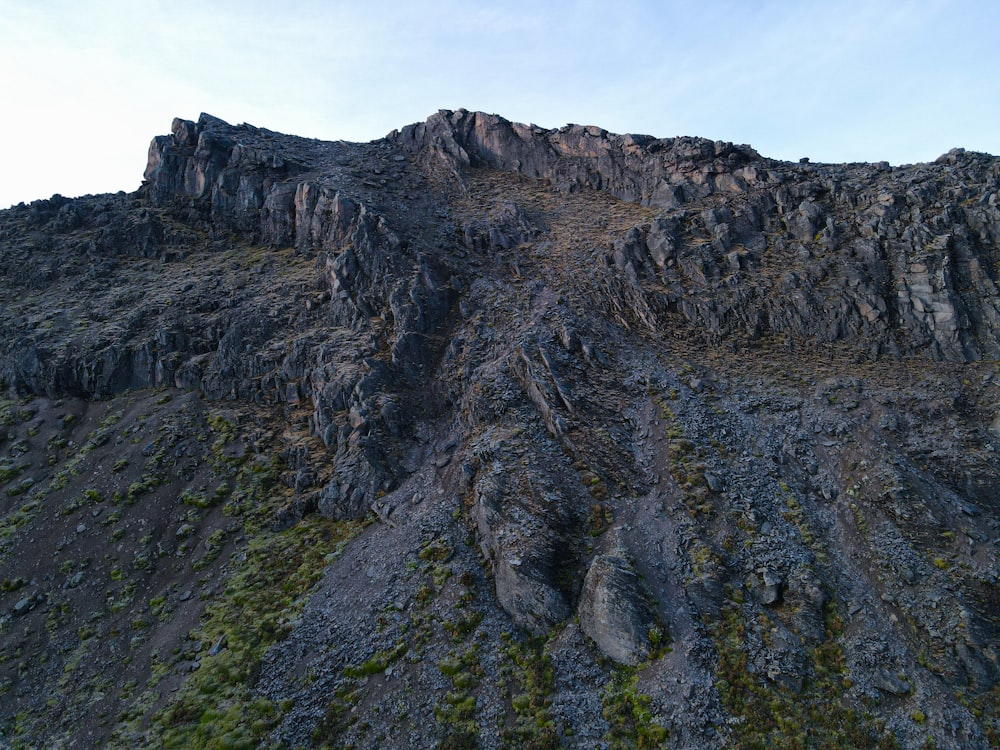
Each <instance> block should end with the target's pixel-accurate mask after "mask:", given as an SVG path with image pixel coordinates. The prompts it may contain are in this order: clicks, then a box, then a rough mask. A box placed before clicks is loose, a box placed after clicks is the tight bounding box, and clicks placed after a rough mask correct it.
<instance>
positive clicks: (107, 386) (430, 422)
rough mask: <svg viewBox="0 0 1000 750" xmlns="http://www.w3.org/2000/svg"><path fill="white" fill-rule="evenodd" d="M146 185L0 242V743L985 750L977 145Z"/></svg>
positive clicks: (714, 148)
mask: <svg viewBox="0 0 1000 750" xmlns="http://www.w3.org/2000/svg"><path fill="white" fill-rule="evenodd" d="M145 177H146V179H145V181H144V184H143V186H142V188H141V189H140V190H139V191H137V192H136V193H134V194H131V195H125V194H118V195H113V196H112V195H106V196H88V197H84V198H79V199H73V200H68V199H62V198H59V197H54V198H53V199H51V200H49V201H38V202H35V203H32V204H30V205H23V204H22V205H21V206H18V207H15V208H12V209H10V210H9V211H6V212H2V213H0V277H2V281H0V303H2V304H0V381H2V386H3V393H4V396H3V399H4V400H3V401H2V402H0V410H2V411H0V414H2V419H0V422H2V424H3V427H2V429H0V451H2V458H0V510H2V512H3V517H2V521H0V578H2V579H3V590H2V592H0V607H2V608H3V609H2V614H0V732H2V735H0V744H2V743H3V742H7V743H10V744H11V746H12V747H103V746H111V747H122V748H126V747H127V748H133V747H150V748H154V747H157V748H158V747H287V748H293V747H358V748H361V747H395V746H399V747H442V748H472V747H482V748H500V747H511V748H521V747H533V748H556V747H567V748H598V747H622V748H626V747H677V748H724V747H726V748H728V747H745V748H752V747H878V748H889V747H901V748H911V747H914V748H920V747H930V746H933V747H939V748H970V747H991V746H992V747H996V746H998V744H1000V709H998V706H1000V687H998V684H1000V682H998V677H1000V663H998V656H1000V655H998V652H997V643H998V637H1000V589H998V586H997V575H998V572H1000V571H998V556H997V543H998V540H1000V457H998V455H997V450H998V448H1000V362H998V360H1000V292H998V287H997V283H998V274H1000V205H998V201H1000V197H998V196H1000V159H997V158H996V157H992V156H989V155H985V154H974V153H966V152H964V151H962V150H960V149H957V150H954V151H951V152H949V153H948V154H946V155H945V156H942V157H941V158H940V159H938V160H937V161H936V162H934V163H933V164H920V165H912V166H904V167H890V166H889V165H888V164H875V165H872V164H849V165H829V164H810V163H799V164H790V163H787V162H778V161H774V160H771V159H767V158H764V157H762V156H760V155H759V154H757V153H756V152H755V151H753V150H752V149H751V148H749V147H747V146H737V145H733V144H729V143H721V142H711V141H706V140H702V139H696V138H674V139H656V138H652V137H650V136H638V135H625V136H619V135H614V134H610V133H607V132H606V131H603V130H601V129H599V128H594V127H580V126H567V127H565V128H561V129H559V130H545V129H542V128H538V127H537V126H528V125H520V124H516V123H510V122H508V121H506V120H504V119H502V118H500V117H497V116H495V115H485V114H482V113H470V112H466V111H458V112H447V111H442V112H439V113H438V114H436V115H434V116H432V117H431V118H429V119H428V120H427V121H426V122H425V123H419V124H416V125H411V126H408V127H406V128H404V129H402V130H401V131H398V132H394V133H391V134H390V135H388V136H387V137H386V138H384V139H382V140H380V141H375V142H372V143H368V144H355V143H346V142H322V141H316V140H310V139H304V138H298V137H293V136H286V135H282V134H279V133H274V132H272V131H268V130H264V129H260V128H256V127H252V126H249V125H240V126H231V125H228V124H227V123H224V122H222V121H220V120H218V119H216V118H213V117H210V116H207V115H202V116H201V118H200V119H199V120H198V122H191V121H185V120H175V121H174V123H173V127H172V133H171V135H169V136H160V137H157V138H155V139H154V140H153V143H152V144H151V146H150V154H149V162H148V166H147V169H146V175H145Z"/></svg>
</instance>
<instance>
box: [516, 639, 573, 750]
mask: <svg viewBox="0 0 1000 750" xmlns="http://www.w3.org/2000/svg"><path fill="white" fill-rule="evenodd" d="M506 656H507V659H506V660H505V661H504V666H503V671H502V674H503V684H504V685H505V686H506V689H507V697H508V699H509V700H510V707H511V711H512V712H513V714H514V716H513V723H512V724H510V725H509V726H507V727H505V728H504V730H503V741H504V745H505V746H506V747H512V748H513V747H517V748H530V749H531V750H553V749H554V748H557V747H559V746H560V742H559V731H558V729H557V727H556V724H555V721H554V719H553V717H552V712H551V706H552V694H553V693H554V692H555V669H554V668H553V666H552V659H551V658H550V657H549V655H548V654H547V653H546V652H545V640H544V639H542V638H530V639H528V640H526V641H524V642H523V643H513V644H511V645H510V646H509V647H508V648H507V653H506Z"/></svg>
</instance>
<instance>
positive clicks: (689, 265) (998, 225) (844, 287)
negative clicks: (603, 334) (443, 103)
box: [389, 110, 1000, 361]
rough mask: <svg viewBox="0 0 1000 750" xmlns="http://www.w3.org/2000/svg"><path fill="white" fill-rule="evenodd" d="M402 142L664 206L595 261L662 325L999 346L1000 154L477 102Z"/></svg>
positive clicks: (886, 348) (936, 347) (619, 300)
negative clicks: (890, 151)
mask: <svg viewBox="0 0 1000 750" xmlns="http://www.w3.org/2000/svg"><path fill="white" fill-rule="evenodd" d="M389 139H390V141H393V142H395V143H398V144H399V145H400V147H401V148H403V149H404V150H406V151H408V152H410V153H414V154H417V155H420V156H421V158H434V159H436V160H438V161H443V162H446V163H447V164H448V165H450V168H451V169H452V170H453V171H455V172H456V173H460V172H461V170H463V169H467V168H473V167H478V168H484V167H486V168H492V169H501V170H506V171H510V172H515V173H518V174H521V175H525V176H527V177H532V178H539V179H545V180H548V181H549V182H551V183H552V184H553V185H554V186H555V187H557V188H558V189H561V190H573V189H579V188H591V189H596V190H602V191H606V192H608V193H610V194H612V195H614V196H615V197H617V198H620V199H622V200H628V201H637V202H640V203H642V204H643V205H646V206H649V207H650V208H652V209H654V210H655V211H656V212H657V215H656V218H655V220H654V221H652V222H650V223H649V224H646V225H643V226H641V227H637V228H636V233H635V234H633V235H632V236H630V237H628V238H626V239H625V240H623V241H620V242H618V243H616V246H615V249H614V252H613V253H609V254H606V255H605V256H603V257H601V256H596V257H595V258H594V260H593V268H594V269H595V270H599V269H602V268H603V267H604V265H605V264H604V263H603V262H602V261H605V262H606V263H607V264H608V265H612V262H613V278H606V276H601V275H600V274H598V279H597V283H598V291H600V292H602V296H603V304H604V306H605V307H607V308H608V309H610V310H612V311H617V310H621V309H623V308H624V309H628V310H629V311H630V314H631V316H632V317H633V319H634V320H636V321H638V322H640V323H641V324H642V325H643V326H644V327H647V328H650V329H652V330H663V329H665V328H669V327H671V325H672V324H673V321H672V318H673V317H682V318H683V319H684V320H685V321H686V322H688V323H691V324H694V327H695V330H697V331H699V332H700V333H701V335H702V336H703V338H704V339H705V340H706V341H718V340H721V339H727V338H729V339H732V338H739V339H744V340H756V339H759V338H760V337H762V336H774V337H781V338H787V339H788V340H789V341H790V342H794V344H795V345H796V346H801V345H814V344H829V343H833V342H848V343H849V344H850V345H851V346H852V347H855V348H857V349H859V350H860V351H862V352H865V353H866V354H868V355H872V356H880V355H885V354H889V355H913V354H917V353H920V354H925V355H930V356H933V357H935V358H938V359H947V360H953V361H962V360H975V359H995V358H996V357H997V356H998V350H997V344H996V341H997V340H998V336H997V333H998V332H1000V291H998V287H997V271H996V268H997V263H998V261H1000V258H998V257H997V254H996V253H997V251H996V239H997V237H998V236H1000V207H998V205H997V201H998V200H1000V198H998V197H997V196H998V194H997V193H996V191H995V188H996V185H997V180H998V166H997V164H996V160H995V159H991V158H990V157H988V156H986V155H985V154H974V153H966V152H964V151H961V150H956V151H953V152H950V153H949V154H947V155H945V156H944V157H942V158H941V159H939V160H938V162H936V163H935V164H933V165H915V166H906V167H897V168H892V167H889V166H888V165H868V164H857V165H812V164H800V165H793V164H788V163H784V162H776V161H774V160H770V159H766V158H763V157H761V156H759V155H758V154H757V153H756V152H755V151H753V150H752V149H750V148H749V147H746V146H734V145H733V144H730V143H721V142H712V141H707V140H704V139H697V138H668V139H656V138H652V137H650V136H632V135H626V136H620V135H614V134H610V133H608V132H607V131H604V130H602V129H600V128H594V127H583V126H578V125H573V126H567V127H564V128H560V129H557V130H546V129H543V128H540V127H537V126H533V125H521V124H518V123H512V122H508V121H507V120H504V119H503V118H501V117H498V116H496V115H486V114H483V113H479V112H467V111H464V110H459V111H457V112H450V111H441V112H439V113H438V114H436V115H434V116H432V117H431V118H429V119H428V120H427V122H425V123H419V124H416V125H411V126H408V127H406V128H404V129H403V130H401V131H399V132H396V133H393V134H391V135H390V136H389ZM958 174H961V175H962V178H961V179H959V180H955V179H954V177H955V176H957V175H958ZM970 290H975V291H974V292H972V293H971V294H970Z"/></svg>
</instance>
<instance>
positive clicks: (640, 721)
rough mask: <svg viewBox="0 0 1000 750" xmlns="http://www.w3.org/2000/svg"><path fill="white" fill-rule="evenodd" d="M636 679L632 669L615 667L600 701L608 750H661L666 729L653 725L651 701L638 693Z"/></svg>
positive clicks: (637, 680)
mask: <svg viewBox="0 0 1000 750" xmlns="http://www.w3.org/2000/svg"><path fill="white" fill-rule="evenodd" d="M638 682H639V676H638V674H637V673H636V671H635V669H634V668H631V667H617V668H616V669H615V673H614V674H613V675H612V677H611V680H610V682H608V684H607V686H606V687H605V688H604V692H603V693H602V695H601V698H602V700H603V703H604V718H605V720H606V721H607V722H608V732H607V734H606V735H604V739H605V741H606V742H607V743H608V747H610V748H611V750H629V749H630V748H640V750H645V749H646V748H656V747H662V745H663V743H664V742H665V741H666V739H667V728H666V727H664V726H662V725H660V724H657V723H656V722H655V721H653V714H652V712H651V711H650V710H649V705H650V702H651V699H650V697H649V696H648V695H645V694H643V693H640V692H639V688H638Z"/></svg>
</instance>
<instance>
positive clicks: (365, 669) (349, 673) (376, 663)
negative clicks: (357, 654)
mask: <svg viewBox="0 0 1000 750" xmlns="http://www.w3.org/2000/svg"><path fill="white" fill-rule="evenodd" d="M408 650H409V644H407V643H406V642H405V641H400V642H399V643H397V644H396V646H395V648H392V649H390V650H389V651H379V652H378V653H376V654H375V656H373V657H372V658H371V659H368V660H366V661H363V662H361V664H358V665H356V666H350V667H347V668H345V669H344V676H345V677H350V678H357V677H370V676H371V675H373V674H381V673H382V672H384V671H385V670H386V667H388V666H389V665H390V664H392V663H393V662H394V661H396V660H397V659H399V658H401V657H402V656H404V655H405V654H406V652H407V651H408Z"/></svg>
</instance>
